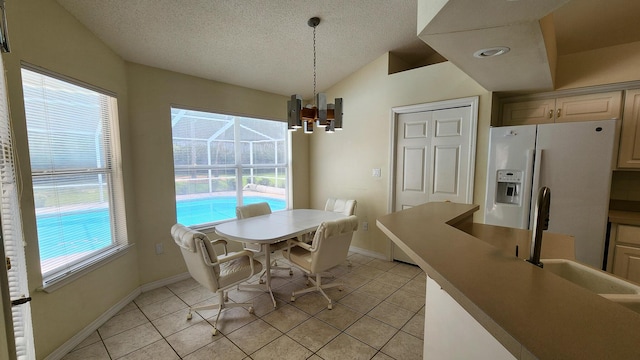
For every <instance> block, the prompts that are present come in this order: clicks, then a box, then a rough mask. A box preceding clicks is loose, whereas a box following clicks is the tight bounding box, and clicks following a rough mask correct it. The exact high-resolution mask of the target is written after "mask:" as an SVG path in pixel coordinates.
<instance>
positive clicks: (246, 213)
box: [236, 202, 271, 219]
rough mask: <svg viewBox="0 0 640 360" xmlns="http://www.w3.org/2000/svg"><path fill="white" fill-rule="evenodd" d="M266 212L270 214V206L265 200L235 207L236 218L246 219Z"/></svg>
mask: <svg viewBox="0 0 640 360" xmlns="http://www.w3.org/2000/svg"><path fill="white" fill-rule="evenodd" d="M267 214H271V207H270V206H269V203H267V202H260V203H256V204H249V205H245V206H238V207H236V217H237V218H238V219H246V218H250V217H254V216H260V215H267Z"/></svg>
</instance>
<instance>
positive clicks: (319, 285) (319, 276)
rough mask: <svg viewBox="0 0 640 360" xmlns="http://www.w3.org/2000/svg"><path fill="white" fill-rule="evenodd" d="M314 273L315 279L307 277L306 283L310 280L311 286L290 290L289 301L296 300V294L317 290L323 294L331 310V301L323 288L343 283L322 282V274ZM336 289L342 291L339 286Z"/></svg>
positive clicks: (340, 285)
mask: <svg viewBox="0 0 640 360" xmlns="http://www.w3.org/2000/svg"><path fill="white" fill-rule="evenodd" d="M315 275H316V278H315V280H314V279H312V278H311V276H308V277H307V281H308V283H309V282H310V283H311V284H312V285H313V286H311V287H309V288H306V289H302V290H296V291H294V292H292V293H291V301H296V296H297V295H300V294H306V293H309V292H313V291H319V292H320V293H321V294H322V296H324V298H325V299H327V301H328V302H329V304H328V305H327V309H329V310H331V309H333V301H332V300H331V298H330V297H329V295H327V293H325V292H324V290H325V289H330V288H334V287H342V286H343V285H344V284H342V283H331V284H322V274H315ZM338 290H340V291H342V289H341V288H339V289H338Z"/></svg>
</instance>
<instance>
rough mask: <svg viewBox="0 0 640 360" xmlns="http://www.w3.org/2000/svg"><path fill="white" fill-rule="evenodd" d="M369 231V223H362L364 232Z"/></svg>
mask: <svg viewBox="0 0 640 360" xmlns="http://www.w3.org/2000/svg"><path fill="white" fill-rule="evenodd" d="M367 230H369V223H368V222H366V221H364V222H363V223H362V231H367Z"/></svg>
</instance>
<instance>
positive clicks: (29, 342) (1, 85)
mask: <svg viewBox="0 0 640 360" xmlns="http://www.w3.org/2000/svg"><path fill="white" fill-rule="evenodd" d="M0 151H1V152H2V154H1V155H0V191H1V196H0V203H1V206H2V207H1V208H0V218H1V222H2V238H3V242H4V249H5V255H6V256H7V257H9V258H10V259H11V269H10V270H8V271H7V275H8V278H9V292H10V294H11V299H12V300H15V299H18V298H21V297H28V296H29V287H28V284H27V271H26V269H27V267H26V261H25V255H24V239H23V236H22V218H21V216H20V206H19V203H18V200H19V193H18V187H17V185H16V170H15V163H14V157H13V143H12V136H11V123H10V119H9V109H8V104H7V94H6V82H5V75H4V64H3V63H2V58H1V57H0ZM11 310H12V315H13V329H14V335H15V342H16V353H17V358H18V359H19V360H27V359H35V350H34V346H33V333H32V328H31V307H30V303H28V302H27V303H25V304H22V305H18V306H14V307H12V309H11Z"/></svg>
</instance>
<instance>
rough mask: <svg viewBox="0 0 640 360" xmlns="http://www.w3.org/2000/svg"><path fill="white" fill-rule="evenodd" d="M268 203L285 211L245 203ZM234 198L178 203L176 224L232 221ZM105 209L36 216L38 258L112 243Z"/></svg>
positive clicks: (278, 203) (281, 203) (279, 204)
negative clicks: (259, 204)
mask: <svg viewBox="0 0 640 360" xmlns="http://www.w3.org/2000/svg"><path fill="white" fill-rule="evenodd" d="M258 202H267V203H269V206H271V210H273V211H277V210H284V209H285V208H286V202H285V201H284V200H280V199H273V198H268V197H260V196H251V197H245V198H244V204H245V205H248V204H255V203H258ZM236 206H237V202H236V197H235V196H219V197H218V196H217V197H209V198H203V199H189V200H181V201H178V202H177V209H176V210H177V214H178V222H179V223H181V224H183V225H186V226H192V225H197V224H205V223H212V222H216V221H221V220H226V219H233V218H235V217H236ZM109 220H110V219H109V212H108V210H107V209H94V210H83V211H73V212H68V213H66V214H63V215H62V216H58V215H38V216H37V218H36V222H37V228H38V242H39V244H40V259H41V260H47V259H52V258H56V257H60V256H65V255H73V254H78V253H82V252H91V251H95V250H99V249H102V248H104V247H106V246H109V245H110V244H111V225H110V221H109Z"/></svg>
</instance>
